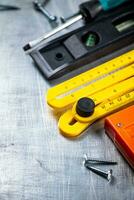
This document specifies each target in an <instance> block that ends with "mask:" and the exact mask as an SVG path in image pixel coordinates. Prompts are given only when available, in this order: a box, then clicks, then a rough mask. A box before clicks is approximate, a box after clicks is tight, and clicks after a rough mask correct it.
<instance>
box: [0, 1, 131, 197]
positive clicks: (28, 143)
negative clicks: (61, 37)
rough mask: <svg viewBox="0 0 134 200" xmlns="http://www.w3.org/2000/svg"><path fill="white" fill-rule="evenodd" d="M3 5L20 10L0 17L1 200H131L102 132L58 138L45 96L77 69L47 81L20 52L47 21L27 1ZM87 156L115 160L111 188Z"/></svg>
mask: <svg viewBox="0 0 134 200" xmlns="http://www.w3.org/2000/svg"><path fill="white" fill-rule="evenodd" d="M80 2H81V1H78V0H77V1H76V0H75V1H65V0H55V1H51V2H50V4H48V9H51V12H52V13H53V12H55V14H57V15H59V16H60V15H63V14H64V11H65V9H66V10H68V15H69V14H71V13H72V11H73V12H75V11H76V10H77V5H78V4H79V3H80ZM1 3H4V4H8V3H10V4H16V5H18V6H20V7H21V10H20V11H16V12H6V11H5V12H1V13H0V41H1V45H0V200H50V199H53V200H119V199H121V200H133V199H134V174H133V171H132V169H131V168H130V167H129V165H128V164H127V163H126V161H125V160H124V159H123V157H122V156H121V155H120V153H119V152H118V151H117V149H116V148H115V146H114V145H113V143H112V142H111V140H110V139H109V138H108V137H107V135H105V133H104V130H103V128H101V129H97V128H96V127H95V126H94V127H91V128H89V129H88V130H87V131H86V134H85V135H83V136H82V137H80V138H78V139H76V140H68V139H66V138H64V137H63V136H62V135H60V134H59V130H58V127H57V118H56V117H55V116H54V115H53V113H52V111H51V110H50V108H49V107H48V106H47V104H46V101H45V94H46V92H47V89H48V88H49V87H51V86H52V85H55V84H57V83H58V82H60V81H62V80H65V79H67V78H68V77H69V76H73V75H75V74H76V73H79V72H80V71H79V72H76V71H75V72H72V73H71V74H70V75H67V76H64V77H61V79H60V80H55V81H53V82H50V83H49V82H47V81H46V80H45V79H44V78H43V77H42V75H41V74H40V73H39V71H38V70H37V69H36V68H35V67H34V65H33V62H32V60H31V58H30V57H29V56H26V55H25V53H24V52H23V50H22V46H23V45H24V44H26V43H27V42H28V41H30V40H31V39H35V38H37V37H38V36H40V35H42V34H44V32H47V31H49V30H50V29H51V27H50V25H49V23H48V22H47V20H46V19H45V18H44V17H43V16H42V15H41V14H39V13H37V12H36V11H34V10H33V7H32V1H31V0H18V1H17V0H13V1H12V2H11V1H10V0H1ZM110 56H111V55H110ZM110 56H109V57H110ZM102 61H103V59H102V60H101V61H100V62H102ZM91 65H92V64H91ZM85 153H87V154H88V155H89V156H90V157H95V158H104V159H106V160H115V161H117V162H118V165H117V166H114V167H113V171H114V176H115V181H114V182H113V183H112V184H108V182H107V181H106V180H104V179H103V178H101V177H99V176H97V175H95V174H93V173H90V172H89V171H87V170H86V169H85V168H84V167H83V164H82V160H83V155H84V154H85ZM106 169H109V167H106Z"/></svg>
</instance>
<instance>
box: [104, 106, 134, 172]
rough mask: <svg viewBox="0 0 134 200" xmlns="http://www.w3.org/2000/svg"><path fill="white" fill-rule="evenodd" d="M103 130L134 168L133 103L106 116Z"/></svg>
mask: <svg viewBox="0 0 134 200" xmlns="http://www.w3.org/2000/svg"><path fill="white" fill-rule="evenodd" d="M105 131H106V133H107V134H108V135H109V136H110V138H111V139H112V140H113V142H114V144H115V146H116V147H117V148H118V149H119V151H120V152H121V153H122V155H123V156H124V157H125V158H126V160H127V161H128V163H129V164H130V165H131V167H132V168H133V169H134V105H132V106H130V107H128V108H126V109H124V110H121V111H119V112H117V113H115V114H113V115H111V116H109V117H107V118H106V119H105Z"/></svg>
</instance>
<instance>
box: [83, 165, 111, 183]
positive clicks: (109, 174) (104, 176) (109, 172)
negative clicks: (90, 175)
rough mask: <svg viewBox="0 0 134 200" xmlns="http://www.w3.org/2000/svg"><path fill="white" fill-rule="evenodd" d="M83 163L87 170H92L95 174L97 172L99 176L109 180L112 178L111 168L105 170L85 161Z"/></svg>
mask: <svg viewBox="0 0 134 200" xmlns="http://www.w3.org/2000/svg"><path fill="white" fill-rule="evenodd" d="M84 165H85V167H86V168H87V169H88V170H90V171H92V172H94V173H95V174H98V175H99V176H101V177H103V178H105V179H107V180H108V181H109V182H111V180H112V169H110V170H108V171H107V172H105V171H103V170H101V169H98V168H95V167H92V166H90V165H89V163H88V162H85V164H84Z"/></svg>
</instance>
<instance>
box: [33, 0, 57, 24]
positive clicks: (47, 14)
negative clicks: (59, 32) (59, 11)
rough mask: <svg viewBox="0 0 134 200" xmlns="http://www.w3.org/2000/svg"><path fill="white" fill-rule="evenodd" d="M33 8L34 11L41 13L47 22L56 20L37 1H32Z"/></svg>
mask: <svg viewBox="0 0 134 200" xmlns="http://www.w3.org/2000/svg"><path fill="white" fill-rule="evenodd" d="M33 3H34V7H35V9H36V10H38V11H41V12H42V13H43V14H44V16H45V17H46V18H47V19H48V20H49V22H55V21H56V20H57V17H56V16H53V15H51V14H50V13H49V12H48V11H47V10H46V9H45V8H44V6H43V4H41V3H40V2H39V1H38V0H36V1H34V2H33Z"/></svg>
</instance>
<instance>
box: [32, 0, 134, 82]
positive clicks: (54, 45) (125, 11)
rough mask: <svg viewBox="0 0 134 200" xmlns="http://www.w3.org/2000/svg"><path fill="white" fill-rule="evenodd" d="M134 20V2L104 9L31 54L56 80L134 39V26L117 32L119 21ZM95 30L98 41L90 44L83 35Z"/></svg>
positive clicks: (39, 65)
mask: <svg viewBox="0 0 134 200" xmlns="http://www.w3.org/2000/svg"><path fill="white" fill-rule="evenodd" d="M129 19H133V20H134V1H131V3H130V2H129V4H125V6H122V7H119V8H117V9H114V10H111V11H109V12H105V13H103V12H102V14H101V15H100V16H99V17H98V18H96V19H95V20H94V21H92V22H90V23H88V24H87V25H85V26H83V27H82V28H79V29H77V30H75V31H72V32H70V33H68V34H65V35H63V36H61V37H59V38H57V39H54V40H52V41H51V42H49V43H46V44H44V46H43V47H42V46H40V47H38V48H36V49H34V50H33V51H31V52H30V55H31V57H32V58H33V60H34V61H35V63H36V64H37V66H38V67H39V68H40V70H41V71H42V72H43V74H44V75H45V77H46V78H47V79H53V78H57V77H59V76H61V75H62V74H65V73H67V72H70V71H71V70H74V69H75V68H78V67H82V66H83V65H85V64H88V63H90V62H91V61H94V60H96V59H99V58H100V57H102V56H106V55H107V54H109V53H112V52H114V51H116V50H118V49H121V48H123V47H125V46H127V45H129V44H131V43H133V42H134V26H131V27H129V28H128V29H126V30H124V31H121V32H120V31H118V30H117V28H116V25H117V24H120V23H122V22H123V21H124V20H129ZM88 33H95V34H96V35H97V36H98V38H99V41H98V43H97V44H96V45H95V46H93V47H87V46H86V45H85V43H84V37H85V35H86V34H88Z"/></svg>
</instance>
